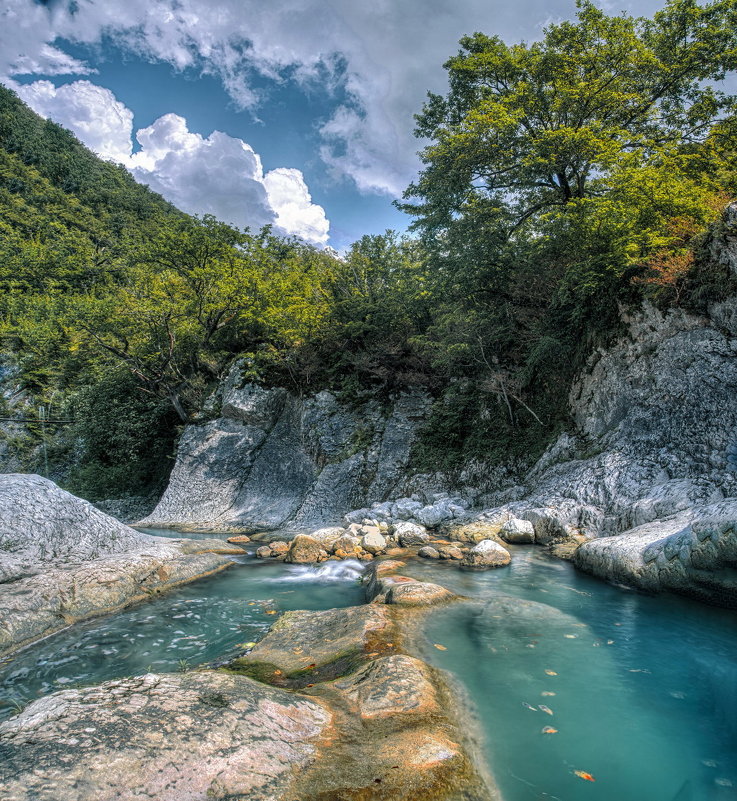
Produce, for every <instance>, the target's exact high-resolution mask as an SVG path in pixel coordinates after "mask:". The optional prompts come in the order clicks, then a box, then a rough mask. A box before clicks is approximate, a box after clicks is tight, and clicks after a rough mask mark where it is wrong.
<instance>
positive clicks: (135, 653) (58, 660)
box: [0, 531, 737, 801]
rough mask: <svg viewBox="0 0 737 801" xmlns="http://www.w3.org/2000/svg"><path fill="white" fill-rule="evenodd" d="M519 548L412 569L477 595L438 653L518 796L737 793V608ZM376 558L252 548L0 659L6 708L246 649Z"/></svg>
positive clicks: (698, 797) (714, 796)
mask: <svg viewBox="0 0 737 801" xmlns="http://www.w3.org/2000/svg"><path fill="white" fill-rule="evenodd" d="M151 533H156V534H161V533H164V532H160V531H155V532H154V531H151ZM169 534H170V535H171V536H178V535H176V534H175V533H173V532H169ZM248 547H250V546H248ZM513 555H514V558H513V562H512V565H511V566H510V567H509V568H503V569H500V570H491V571H486V572H462V571H459V570H458V568H457V567H456V566H454V565H452V564H448V563H442V562H431V561H425V560H414V561H412V562H410V563H409V565H408V567H407V569H406V570H405V571H404V572H405V573H407V574H408V575H412V576H414V577H416V578H419V579H423V580H427V581H435V582H437V583H440V584H443V585H444V586H446V587H448V588H449V589H451V590H453V591H454V592H457V593H460V594H462V595H465V596H468V597H470V598H472V599H473V600H475V601H476V603H474V604H471V605H467V604H464V605H452V606H450V607H447V608H445V609H440V610H437V611H435V612H433V613H432V615H431V616H430V617H429V621H428V624H427V628H426V633H427V637H428V643H427V647H426V653H425V654H424V656H425V658H426V659H427V660H428V661H430V662H432V663H433V664H435V665H436V666H438V667H441V668H444V669H446V670H448V671H451V672H452V673H454V674H455V675H456V676H457V677H458V678H459V679H460V680H461V682H462V683H463V684H464V685H465V687H466V689H467V690H468V692H469V694H470V696H471V698H472V699H473V702H474V704H475V707H476V714H477V715H478V721H477V722H478V724H479V726H480V729H481V730H482V734H483V739H484V741H485V745H484V748H485V751H486V754H485V756H486V759H487V761H488V763H489V765H490V767H491V769H492V772H493V774H494V776H495V778H496V780H497V782H498V784H499V786H500V789H501V791H502V795H503V798H504V799H505V801H531V800H532V799H552V801H555V799H558V800H559V801H579V799H581V800H582V799H592V801H625V800H631V801H728V800H729V801H734V800H735V799H737V615H735V613H734V612H733V611H728V610H722V609H716V608H712V607H707V606H703V605H701V604H697V603H693V602H690V601H688V600H684V599H681V598H677V597H673V596H662V597H656V598H652V597H648V596H644V595H641V594H638V593H635V592H632V591H629V590H625V589H622V588H618V587H613V586H609V585H607V584H605V583H604V582H601V581H599V580H596V579H593V578H591V577H589V576H586V575H583V574H580V573H577V572H576V571H575V570H574V569H573V567H572V566H571V565H570V564H568V563H566V562H561V561H560V560H557V559H553V558H552V557H550V556H548V555H547V554H546V553H545V552H543V551H542V550H540V549H537V548H535V547H534V546H517V547H516V548H514V549H513ZM361 568H362V565H360V563H358V562H329V563H326V564H325V565H321V566H319V567H317V568H313V567H302V566H296V565H285V564H282V563H273V562H271V563H270V562H262V561H260V560H256V559H255V558H254V557H253V554H252V552H251V553H249V554H248V555H247V556H245V557H243V558H242V560H241V561H240V563H239V564H237V565H236V566H235V567H232V568H230V569H229V570H227V571H225V572H223V573H220V574H218V575H215V576H212V577H210V578H206V579H203V580H201V581H197V582H195V583H193V584H189V585H186V586H184V587H181V588H178V589H176V590H174V591H172V592H170V593H168V594H166V595H164V596H162V597H161V598H157V599H155V600H153V601H150V602H148V603H145V604H140V605H137V606H134V607H132V608H130V609H127V610H124V611H122V612H120V613H118V614H115V615H111V616H109V617H105V618H97V619H93V620H90V621H88V622H86V623H82V624H77V625H76V626H73V627H71V628H70V629H67V630H65V631H62V632H60V633H58V634H56V635H53V636H52V637H50V638H48V639H46V640H44V641H42V642H40V643H37V644H36V645H34V646H31V647H29V648H26V649H25V650H23V651H21V652H20V653H19V654H17V655H16V657H15V658H14V659H11V660H6V662H4V663H0V719H2V718H4V717H8V716H9V715H11V714H14V713H15V712H16V711H17V709H18V708H19V707H20V706H21V705H22V704H25V703H27V702H28V701H31V700H33V699H35V698H38V697H40V696H42V695H45V694H48V693H50V692H54V691H55V690H58V689H61V688H64V687H70V686H79V685H85V684H96V683H99V682H101V681H105V680H108V679H112V678H118V677H121V676H128V675H135V674H140V673H144V672H146V671H148V670H152V671H176V670H186V669H188V668H190V667H194V666H196V665H199V664H202V663H206V662H209V661H211V660H213V659H216V658H221V657H224V656H225V657H227V656H228V655H233V656H235V655H236V654H237V653H238V651H239V650H241V649H242V648H243V647H245V644H246V643H249V642H253V641H255V640H258V639H259V638H260V637H262V636H263V635H264V633H265V632H266V631H267V629H268V627H269V626H270V625H271V624H272V623H273V621H274V620H275V619H276V615H277V614H278V613H280V612H283V611H287V610H291V609H315V610H318V609H327V608H330V607H341V606H352V605H355V604H359V603H362V602H363V591H362V588H361V587H360V586H359V584H358V576H359V572H360V570H361ZM544 729H548V731H547V732H546V733H544V732H543V730H544ZM549 729H553V730H554V731H549ZM577 771H578V773H577ZM591 779H593V781H592V780H591Z"/></svg>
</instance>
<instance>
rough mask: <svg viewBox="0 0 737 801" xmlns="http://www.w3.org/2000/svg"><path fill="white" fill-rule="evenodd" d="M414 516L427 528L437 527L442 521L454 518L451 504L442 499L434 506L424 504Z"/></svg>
mask: <svg viewBox="0 0 737 801" xmlns="http://www.w3.org/2000/svg"><path fill="white" fill-rule="evenodd" d="M414 518H415V520H417V522H418V523H420V524H421V525H423V526H425V527H426V528H436V527H437V526H439V525H440V524H441V523H445V522H446V521H448V520H452V519H453V512H452V510H451V504H450V503H449V502H448V501H442V500H441V501H439V502H437V503H435V504H433V505H432V506H423V507H422V509H418V510H417V511H416V512H415V513H414Z"/></svg>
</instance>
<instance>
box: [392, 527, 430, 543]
mask: <svg viewBox="0 0 737 801" xmlns="http://www.w3.org/2000/svg"><path fill="white" fill-rule="evenodd" d="M394 536H395V537H396V538H397V539H398V540H399V543H400V544H401V545H402V546H403V547H404V548H407V547H409V546H410V545H427V543H428V542H429V541H430V536H429V534H428V533H427V531H426V530H425V529H424V528H423V526H418V525H417V524H416V523H397V525H396V526H394Z"/></svg>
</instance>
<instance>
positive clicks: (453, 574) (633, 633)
mask: <svg viewBox="0 0 737 801" xmlns="http://www.w3.org/2000/svg"><path fill="white" fill-rule="evenodd" d="M406 572H408V573H410V574H412V575H415V576H416V577H417V578H425V579H426V580H434V581H437V582H439V583H442V584H444V585H445V586H447V587H449V588H450V589H453V590H455V591H456V592H459V593H462V594H465V595H468V596H472V597H474V598H476V599H478V600H479V601H480V603H479V604H478V605H475V606H474V607H471V608H469V607H468V606H464V607H460V606H458V607H450V608H448V609H446V610H443V611H441V612H439V613H437V614H434V615H433V616H432V617H431V619H430V622H429V624H428V628H427V635H428V638H429V643H428V648H427V651H428V652H427V653H426V654H425V656H426V657H427V658H428V660H430V661H432V662H433V663H434V664H435V665H437V666H439V667H442V668H446V669H447V670H450V671H452V672H453V673H455V674H456V675H457V676H458V677H459V678H460V679H461V680H462V681H463V683H464V684H465V685H466V687H467V689H468V690H469V692H470V694H471V696H472V698H473V700H474V702H475V704H476V707H477V710H478V714H479V716H480V725H481V728H482V729H483V734H484V735H485V739H486V746H485V747H486V751H487V754H486V756H487V760H488V762H489V764H490V766H491V768H492V771H493V773H494V775H495V777H496V778H497V781H498V783H499V786H500V789H501V790H502V795H503V797H504V799H505V801H531V799H560V801H579V800H581V801H583V799H587V800H591V801H727V799H729V800H730V801H734V799H737V615H735V613H734V612H730V611H726V610H721V609H715V608H711V607H707V606H703V605H700V604H696V603H692V602H690V601H687V600H685V599H680V598H676V597H665V596H663V597H657V598H652V597H647V596H644V595H640V594H638V593H635V592H632V591H628V590H623V589H621V588H617V587H612V586H609V585H607V584H605V583H603V582H600V581H598V580H596V579H593V578H591V577H588V576H585V575H582V574H579V573H577V572H575V571H574V570H573V568H572V567H571V566H570V565H569V564H566V563H563V562H560V561H559V560H554V559H552V558H551V557H549V556H547V555H546V554H544V553H543V552H542V551H540V550H537V549H534V548H532V547H518V548H517V549H515V551H514V560H513V563H512V565H511V567H510V568H504V569H501V570H494V571H488V572H485V573H464V572H459V571H458V570H457V569H456V568H454V567H451V566H446V565H444V564H439V563H428V562H423V563H419V562H418V563H413V565H412V567H411V570H408V571H406ZM530 601H531V602H534V603H531V604H530V603H527V602H530ZM433 644H437V645H441V646H442V647H443V648H445V649H447V650H440V649H438V648H435V647H433ZM546 671H547V672H546ZM553 674H555V675H553ZM541 705H543V706H546V707H548V709H549V710H550V711H551V712H552V713H553V714H552V715H550V714H548V713H547V712H545V711H543V710H541V709H540V708H539V707H540V706H541ZM528 706H529V707H533V708H534V710H533V709H529V708H528ZM546 726H549V727H552V728H554V729H557V732H556V733H552V732H551V733H548V734H544V733H543V731H542V730H543V728H544V727H546ZM577 770H578V771H581V772H585V773H588V774H590V775H591V776H593V778H594V779H595V781H594V782H591V781H587V780H585V779H583V778H581V777H579V776H577V775H576V774H575V772H574V771H577Z"/></svg>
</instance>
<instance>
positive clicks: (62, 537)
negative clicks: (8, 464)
mask: <svg viewBox="0 0 737 801" xmlns="http://www.w3.org/2000/svg"><path fill="white" fill-rule="evenodd" d="M151 542H152V539H151V537H149V536H148V535H147V534H143V533H141V532H139V531H135V530H134V529H132V528H129V527H128V526H126V525H123V524H122V523H120V522H118V521H117V520H116V519H115V518H113V517H110V516H109V515H106V514H105V513H104V512H101V511H99V510H98V509H96V508H95V507H94V506H92V504H90V503H87V501H83V500H82V499H81V498H76V497H75V496H74V495H71V494H70V493H68V492H65V491H64V490H62V489H60V488H59V487H57V486H56V484H54V482H53V481H49V480H48V479H46V478H41V476H34V475H21V474H17V473H11V474H9V475H0V565H2V570H3V575H4V578H3V580H5V581H8V580H11V579H13V578H19V577H21V576H29V575H33V574H34V573H39V572H41V571H42V570H44V569H45V568H46V567H47V566H48V565H49V564H52V565H55V566H61V565H65V564H82V563H83V562H85V561H88V560H90V559H97V558H99V557H101V556H110V555H112V554H116V553H123V552H125V551H132V550H136V549H140V548H145V547H146V546H147V545H149V544H151Z"/></svg>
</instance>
